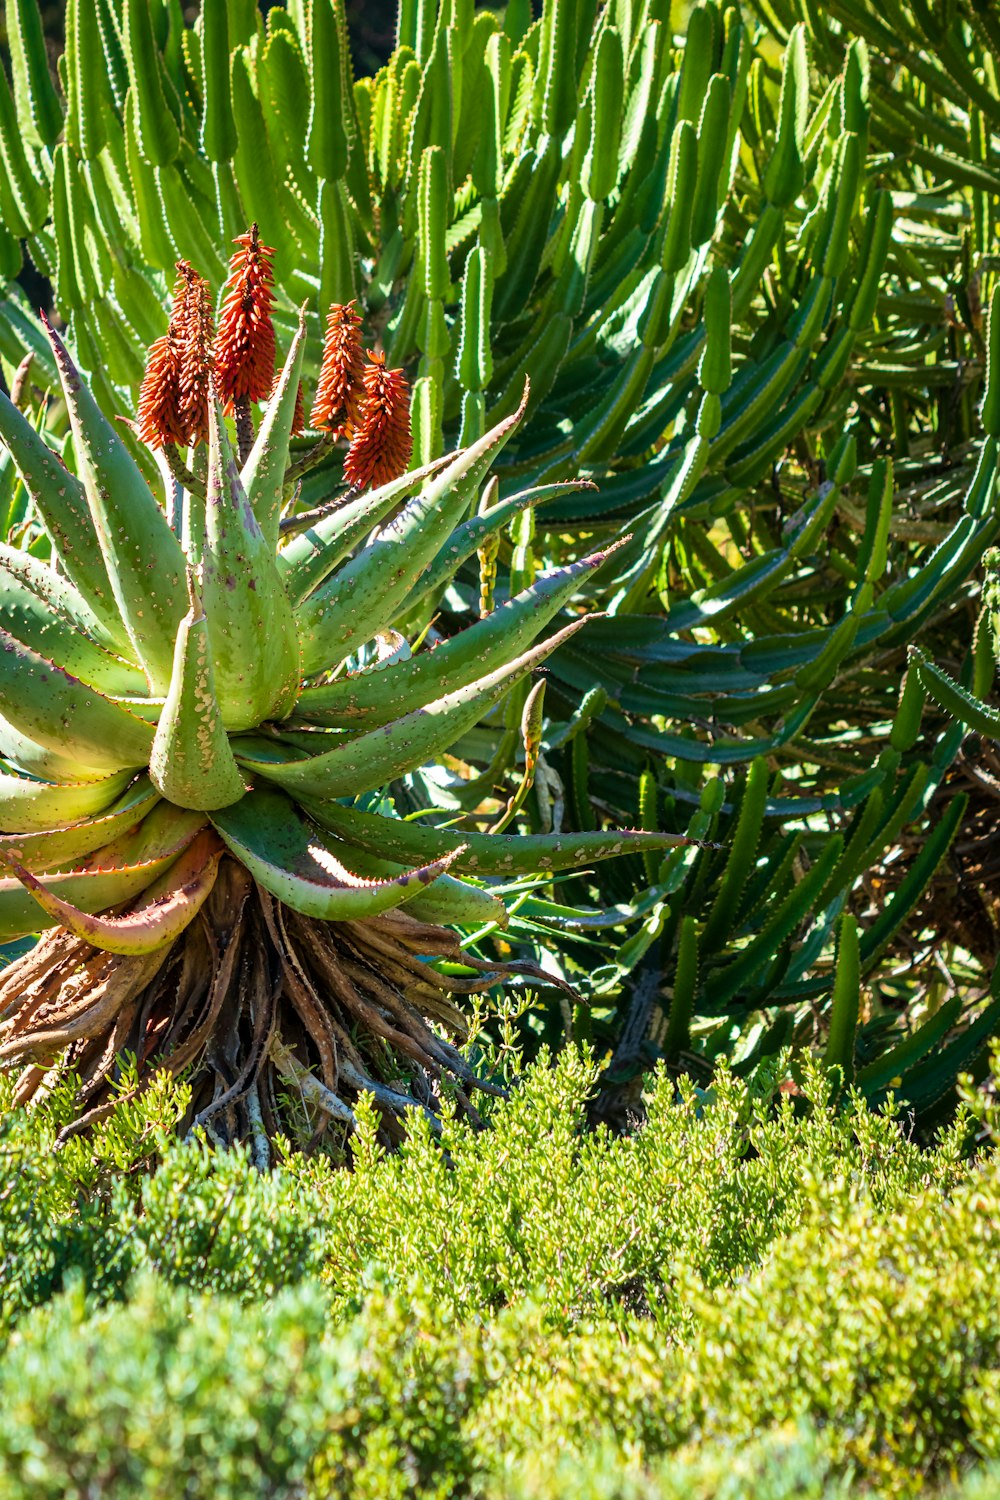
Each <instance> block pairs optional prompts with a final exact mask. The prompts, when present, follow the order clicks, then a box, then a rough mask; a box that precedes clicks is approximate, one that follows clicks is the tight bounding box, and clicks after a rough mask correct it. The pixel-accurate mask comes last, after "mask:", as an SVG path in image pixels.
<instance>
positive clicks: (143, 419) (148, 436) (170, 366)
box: [136, 325, 187, 448]
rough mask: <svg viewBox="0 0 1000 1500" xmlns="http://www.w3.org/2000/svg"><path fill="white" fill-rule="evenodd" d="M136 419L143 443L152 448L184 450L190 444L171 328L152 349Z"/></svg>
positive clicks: (141, 387)
mask: <svg viewBox="0 0 1000 1500" xmlns="http://www.w3.org/2000/svg"><path fill="white" fill-rule="evenodd" d="M136 419H137V427H138V431H139V438H140V440H141V441H142V442H144V443H148V444H149V446H150V447H151V448H162V447H164V446H165V445H166V444H168V443H174V444H177V445H178V446H181V447H182V446H183V445H184V444H185V443H186V442H187V428H186V426H185V423H184V418H183V416H182V413H181V386H180V361H179V357H178V346H177V340H176V338H175V336H174V330H173V326H172V325H171V329H170V331H169V332H168V333H166V334H164V336H163V338H161V339H156V340H155V342H154V343H153V344H152V345H151V346H150V350H149V355H148V356H147V361H146V373H145V375H144V376H143V377H142V385H141V386H140V387H139V410H138V412H137V414H136Z"/></svg>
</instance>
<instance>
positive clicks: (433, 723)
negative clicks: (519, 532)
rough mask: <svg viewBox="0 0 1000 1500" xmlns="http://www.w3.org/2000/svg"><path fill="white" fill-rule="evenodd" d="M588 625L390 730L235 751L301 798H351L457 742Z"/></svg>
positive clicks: (251, 742)
mask: <svg viewBox="0 0 1000 1500" xmlns="http://www.w3.org/2000/svg"><path fill="white" fill-rule="evenodd" d="M585 623H586V622H585V620H578V621H575V622H574V623H573V624H572V625H568V626H566V628H565V629H563V630H561V631H559V633H558V634H557V635H554V636H552V637H551V639H549V640H547V641H544V642H543V643H542V644H541V645H540V646H535V647H534V648H533V649H532V650H531V651H526V652H525V653H524V654H523V655H522V656H520V657H518V658H516V659H515V660H514V661H511V662H508V663H506V664H505V665H504V666H503V667H500V668H499V669H498V670H497V671H495V672H492V673H490V674H489V675H488V676H486V677H482V678H480V679H479V680H478V681H477V682H473V683H471V684H470V685H469V686H468V687H464V688H459V689H458V690H457V691H455V692H454V693H449V694H447V695H446V696H445V697H443V698H441V699H439V700H438V701H437V702H436V703H432V704H429V705H428V706H427V707H425V708H420V709H417V710H416V711H415V712H413V713H409V714H405V715H404V716H403V717H402V718H401V719H396V720H395V721H394V722H393V723H392V724H388V725H386V726H385V727H384V728H381V729H374V730H372V731H371V732H369V733H365V734H358V735H346V736H344V738H343V740H342V741H341V742H340V743H338V744H336V745H335V747H334V748H333V749H332V750H327V751H326V752H325V753H321V754H319V755H312V756H307V757H300V758H299V759H296V760H289V759H288V758H287V755H288V749H287V747H284V746H282V745H281V744H280V743H278V742H274V743H273V744H269V743H268V742H267V741H266V740H262V739H251V738H245V739H239V740H237V741H235V742H234V745H233V751H234V754H235V755H236V759H237V761H238V762H239V764H240V765H242V766H245V767H246V768H247V769H248V770H250V771H252V772H253V773H254V774H259V775H261V776H265V777H267V778H268V779H269V780H271V781H275V782H277V783H278V785H279V786H285V787H288V788H289V790H290V791H292V792H294V793H295V794H296V795H297V796H309V797H345V796H351V795H353V794H354V793H356V792H358V791H361V790H363V789H365V788H367V787H371V786H380V785H382V784H384V783H385V782H387V781H391V780H393V778H394V777H397V776H403V775H405V774H406V772H407V771H412V770H414V769H415V768H416V767H417V766H419V765H421V764H422V763H423V762H424V761H425V760H428V759H430V758H432V757H433V756H436V755H438V754H440V752H441V751H442V750H444V749H446V748H447V746H448V745H450V744H453V743H454V741H455V740H456V739H458V738H459V736H460V735H463V734H465V733H466V732H467V731H468V730H469V729H471V728H472V726H473V725H474V724H475V723H476V722H477V720H479V719H480V718H481V717H482V716H483V714H484V713H486V712H487V711H488V709H490V708H491V707H492V706H493V705H494V704H495V703H497V702H499V700H500V699H501V698H502V697H503V696H504V694H505V693H506V692H507V691H508V689H509V688H511V687H512V686H513V684H514V683H515V682H517V681H518V680H519V679H520V678H521V677H523V676H524V675H525V674H526V673H528V672H531V671H533V670H534V668H535V667H537V666H539V665H540V664H541V663H542V662H543V661H544V660H545V658H546V657H547V656H548V655H549V654H550V652H552V651H554V650H555V649H556V647H557V646H560V645H562V643H563V642H564V641H566V640H569V639H570V638H571V637H572V636H573V635H575V634H576V632H577V631H578V630H579V629H580V628H581V626H582V625H584V624H585Z"/></svg>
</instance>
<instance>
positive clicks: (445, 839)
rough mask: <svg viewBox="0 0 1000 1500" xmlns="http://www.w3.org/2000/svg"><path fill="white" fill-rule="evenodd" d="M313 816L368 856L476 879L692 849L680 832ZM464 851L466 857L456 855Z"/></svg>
mask: <svg viewBox="0 0 1000 1500" xmlns="http://www.w3.org/2000/svg"><path fill="white" fill-rule="evenodd" d="M304 805H305V806H306V807H307V809H308V811H309V813H310V815H311V816H312V817H314V818H315V819H316V821H317V822H318V823H321V824H322V826H323V827H324V828H328V829H329V830H330V831H331V832H332V833H335V834H336V835H337V836H338V838H341V839H343V840H344V842H345V843H348V844H352V845H355V846H356V847H357V848H358V849H361V850H364V851H365V852H366V853H367V854H372V855H385V856H386V857H387V858H388V859H393V860H399V861H401V862H407V861H410V860H414V859H419V860H430V859H438V858H440V857H441V856H442V855H444V854H448V853H452V854H455V863H454V865H453V868H454V869H455V870H456V871H457V872H458V873H460V874H470V875H508V876H509V875H531V874H534V873H535V872H537V871H541V870H544V871H553V872H555V871H559V870H575V869H579V868H580V867H581V866H583V865H590V864H593V863H595V862H596V861H597V860H602V859H614V858H616V857H617V856H618V855H621V854H638V853H642V851H643V850H646V849H649V850H657V851H659V850H663V849H673V848H676V847H678V846H680V845H686V844H690V843H691V842H692V840H691V839H688V838H686V837H685V836H684V835H683V834H679V833H647V832H644V831H641V830H636V829H612V830H609V831H608V832H606V833H534V834H531V833H465V832H464V831H461V830H459V829H454V828H429V827H428V826H427V825H426V824H423V823H411V822H403V821H402V820H401V819H399V818H383V817H380V816H379V815H378V814H377V813H369V812H363V811H362V810H361V809H360V808H357V807H342V806H341V805H340V804H339V803H336V802H320V801H317V800H314V799H307V800H306V801H305V803H304ZM459 850H461V851H462V852H461V853H457V852H456V851H459Z"/></svg>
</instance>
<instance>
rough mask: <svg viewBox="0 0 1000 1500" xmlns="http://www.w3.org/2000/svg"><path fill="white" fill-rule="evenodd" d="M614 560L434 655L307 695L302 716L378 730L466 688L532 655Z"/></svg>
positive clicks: (570, 575)
mask: <svg viewBox="0 0 1000 1500" xmlns="http://www.w3.org/2000/svg"><path fill="white" fill-rule="evenodd" d="M607 557H608V553H606V552H599V553H597V554H595V556H593V557H588V558H585V559H584V560H583V561H581V562H578V563H572V564H571V565H570V566H569V567H568V568H558V569H556V570H555V571H554V572H552V573H549V574H546V575H545V576H544V577H542V578H539V579H538V580H537V581H536V582H535V583H534V584H533V585H532V586H531V587H530V588H528V589H524V590H523V591H522V592H521V593H520V594H517V595H515V597H514V598H513V599H510V600H508V601H507V602H506V603H505V604H502V605H500V607H499V608H498V609H495V610H494V611H493V612H492V614H490V615H487V617H486V618H485V619H484V620H479V621H478V622H477V623H476V624H474V625H470V626H468V628H467V629H465V630H462V631H460V632H459V634H458V635H454V636H452V637H451V638H450V639H449V640H447V641H443V642H442V643H441V644H440V645H439V646H436V647H435V648H434V650H433V651H426V652H422V653H420V654H419V655H417V656H413V657H410V658H409V660H407V661H401V662H394V663H393V664H392V665H391V666H385V667H374V668H369V669H368V670H367V671H364V672H358V673H355V674H353V675H351V676H348V677H342V678H338V680H337V681H336V682H332V683H329V684H327V685H324V686H319V687H312V688H304V689H303V691H302V693H301V694H300V696H299V701H298V703H297V704H296V712H297V713H298V714H301V715H303V716H304V717H306V718H315V719H316V721H317V722H318V723H322V724H327V725H331V726H333V727H336V728H343V729H351V728H354V727H364V728H366V729H369V728H371V729H374V728H377V727H378V726H379V725H381V724H388V723H389V722H390V721H391V720H392V719H396V718H399V717H401V716H402V715H403V714H407V713H410V712H411V711H412V710H414V709H416V708H419V707H421V706H422V705H423V704H425V703H428V702H430V701H431V700H433V699H435V698H441V697H443V696H444V695H445V694H446V693H451V692H454V691H455V690H456V689H458V688H462V687H467V686H468V684H469V683H470V682H473V681H475V680H477V679H478V678H481V677H485V676H486V675H487V673H489V672H493V671H495V670H496V669H497V668H499V667H502V666H503V665H504V663H505V662H508V661H510V660H511V659H512V658H513V657H515V656H518V655H519V654H520V653H521V652H522V651H523V650H525V649H526V648H527V647H528V646H529V645H530V644H531V642H532V641H533V640H534V639H535V638H536V637H537V636H538V634H539V633H540V631H541V630H542V629H543V628H544V627H545V626H546V625H547V624H548V623H549V621H550V620H551V619H552V618H553V616H554V615H555V614H557V613H558V611H559V610H560V609H562V607H563V605H564V604H566V603H567V602H568V600H569V599H570V598H571V597H572V596H573V594H574V593H575V592H576V590H577V589H578V588H579V587H580V585H581V584H582V583H583V581H584V580H585V579H586V578H588V577H589V576H590V575H591V574H592V573H593V572H595V571H596V569H597V568H599V567H601V566H602V564H603V563H604V562H605V561H606V560H607Z"/></svg>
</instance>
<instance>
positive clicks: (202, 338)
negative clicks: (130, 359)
mask: <svg viewBox="0 0 1000 1500" xmlns="http://www.w3.org/2000/svg"><path fill="white" fill-rule="evenodd" d="M177 273H178V274H177V281H176V283H175V284H174V295H173V306H172V308H171V312H170V327H169V328H168V329H167V332H166V334H165V335H164V337H163V338H162V339H157V340H156V342H155V343H154V344H153V345H152V347H151V348H150V351H149V357H148V361H147V364H146V373H145V375H144V376H143V380H142V385H141V387H140V389H139V411H138V428H139V436H140V438H141V439H142V441H143V442H144V443H148V444H149V446H150V447H151V448H162V447H163V446H164V445H165V444H167V443H172V444H176V445H177V446H178V447H187V445H188V444H189V443H198V442H202V441H204V440H205V439H207V437H208V398H209V392H210V389H211V376H212V354H211V348H212V303H211V294H210V292H209V287H208V282H207V281H203V280H202V278H201V277H200V276H199V275H198V274H197V272H196V271H194V270H193V269H192V267H191V266H190V265H189V264H188V262H187V261H186V260H179V261H178V262H177Z"/></svg>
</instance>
